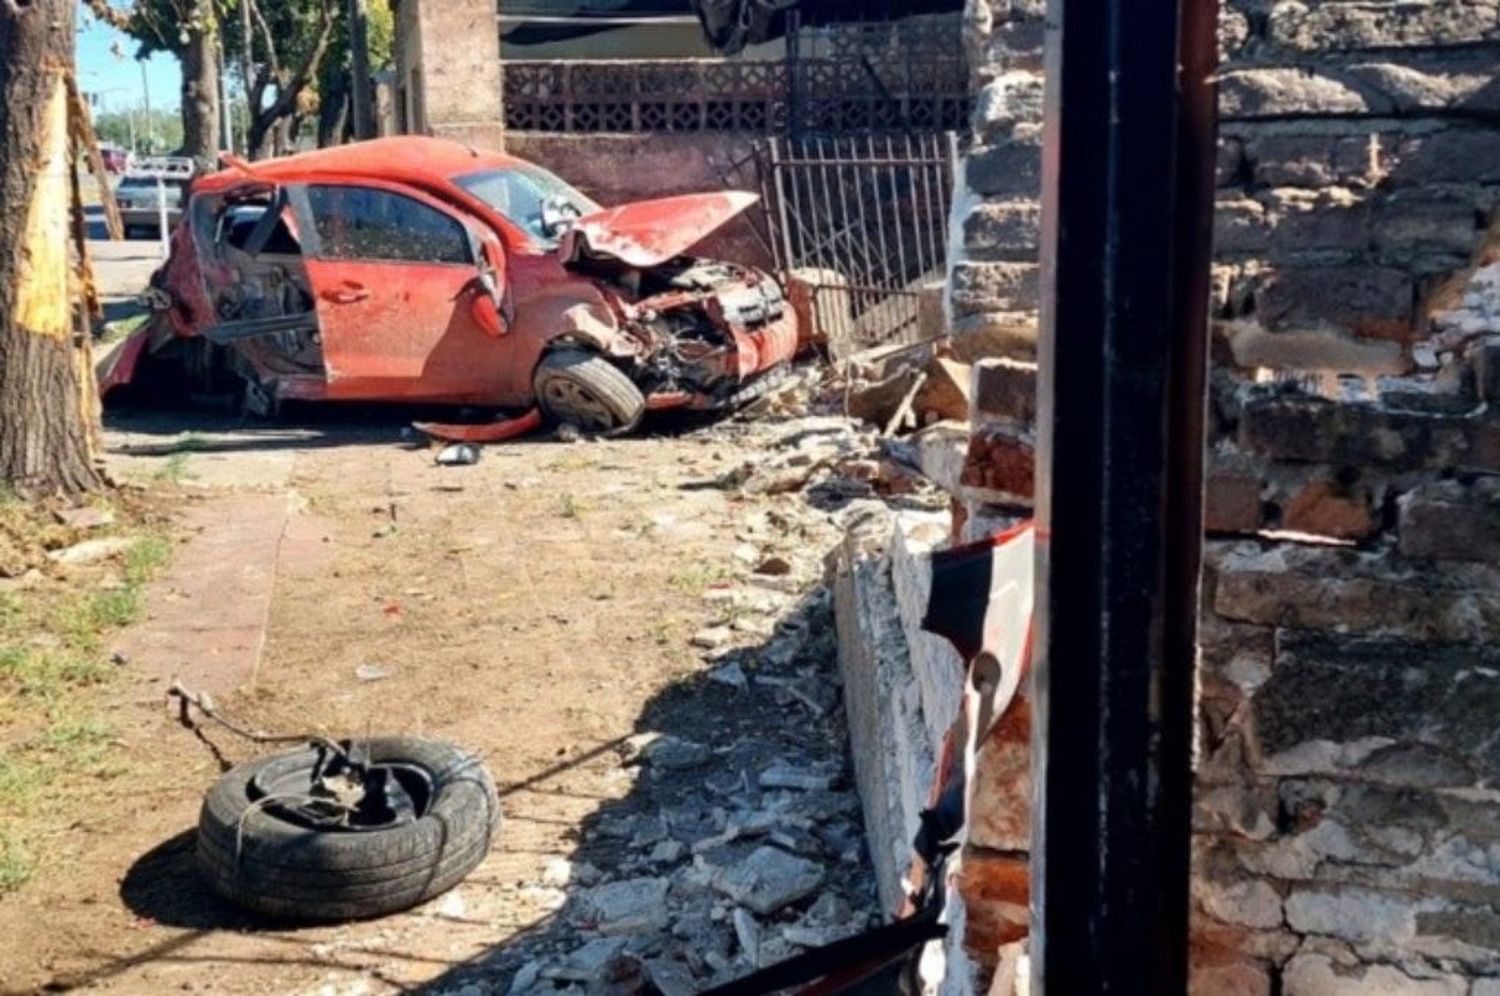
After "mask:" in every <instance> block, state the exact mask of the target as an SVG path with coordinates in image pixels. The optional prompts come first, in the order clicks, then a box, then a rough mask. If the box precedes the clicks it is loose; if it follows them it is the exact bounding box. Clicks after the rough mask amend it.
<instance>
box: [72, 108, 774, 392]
mask: <svg viewBox="0 0 1500 996" xmlns="http://www.w3.org/2000/svg"><path fill="white" fill-rule="evenodd" d="M230 162H231V165H230V167H229V168H227V169H225V170H223V171H221V172H219V173H215V174H212V175H209V176H205V177H202V178H200V179H199V180H197V181H196V182H195V183H194V185H193V188H192V191H191V197H190V201H189V204H188V205H187V207H186V209H185V211H184V218H183V223H182V224H181V225H179V226H178V227H177V229H176V230H175V231H174V233H173V238H172V253H171V257H170V259H169V260H168V262H167V264H166V265H165V266H164V267H163V268H162V270H160V271H158V274H157V275H156V276H155V277H154V278H153V284H154V285H155V287H156V288H157V290H158V292H160V293H158V294H157V297H158V298H159V300H158V301H157V303H156V307H157V308H158V309H159V316H160V319H161V320H162V322H163V323H164V324H158V325H156V326H155V328H154V329H153V331H152V333H151V335H150V348H151V349H152V350H154V349H157V348H159V347H160V346H162V345H163V344H164V343H165V342H166V341H170V340H172V339H194V338H196V337H199V336H203V335H205V334H207V335H208V337H209V338H211V339H213V341H215V342H220V341H221V339H219V338H215V334H216V333H218V334H224V333H225V331H226V330H230V331H232V329H233V327H234V323H233V322H232V321H230V320H229V319H226V318H225V317H224V312H225V309H226V307H227V306H226V303H225V297H224V292H225V288H227V287H231V286H233V285H234V284H235V282H236V281H241V282H243V281H245V280H246V278H245V277H244V274H243V270H244V265H243V262H244V261H243V260H238V261H236V260H235V259H232V258H231V257H233V256H234V254H233V253H231V252H230V251H228V250H227V249H226V248H225V246H224V245H222V244H219V243H215V242H214V241H213V238H214V236H213V231H214V229H213V228H212V225H211V224H209V222H208V221H205V217H206V214H205V212H208V213H210V214H211V213H212V212H214V211H217V212H218V214H217V215H214V216H213V217H214V218H221V217H223V216H226V215H227V213H228V211H229V208H228V207H227V206H226V205H230V204H233V203H237V201H236V198H252V197H259V198H260V199H261V202H264V201H265V200H266V199H267V198H271V197H275V196H281V195H283V194H285V195H287V196H289V197H290V201H295V200H296V196H295V195H296V193H297V192H298V191H301V190H306V189H307V188H308V185H316V186H318V187H326V186H351V187H360V188H373V189H376V190H387V191H392V192H395V193H399V194H400V195H401V196H403V197H405V198H407V199H410V200H415V201H418V202H420V203H421V204H423V205H426V206H427V207H430V208H433V209H435V210H436V211H438V212H440V213H442V214H443V215H445V216H447V217H449V218H452V219H455V220H456V221H457V222H458V223H460V224H462V225H463V227H464V229H465V230H466V231H467V232H468V233H469V234H470V237H471V239H472V244H473V246H474V250H475V253H476V254H477V255H478V257H479V259H478V261H477V262H476V263H474V264H457V263H443V262H412V261H407V260H380V259H363V258H358V259H355V258H347V257H346V258H331V256H329V255H325V254H323V253H320V252H319V251H317V248H316V246H317V243H316V240H315V237H314V235H313V233H311V232H308V233H306V234H305V235H303V234H299V232H300V229H301V228H304V227H310V223H308V222H307V221H306V218H307V217H308V216H307V214H306V211H305V209H298V208H295V207H292V206H288V207H286V208H285V209H283V208H281V207H279V206H278V207H277V208H276V210H278V211H283V216H282V217H283V220H284V221H285V224H286V226H287V229H288V232H289V234H290V237H292V238H294V239H295V240H296V242H297V243H298V244H299V245H300V246H301V247H302V248H303V249H306V251H305V252H304V251H301V250H298V251H297V252H296V253H295V254H294V255H292V256H290V257H288V269H289V270H294V271H295V275H296V277H297V280H298V281H299V287H300V289H301V290H302V291H303V292H304V293H305V294H306V295H307V297H308V298H309V299H310V301H311V305H310V307H311V312H310V314H308V316H307V317H308V318H309V326H310V327H311V319H313V318H315V322H316V331H315V332H314V333H312V335H313V337H314V340H315V341H316V343H317V349H318V352H319V354H320V364H321V365H320V366H319V367H317V368H310V367H307V366H306V365H304V366H302V367H297V366H296V365H292V364H288V363H286V362H283V359H282V358H280V357H279V356H278V355H276V353H275V349H274V348H273V345H274V337H273V335H272V334H271V333H267V334H266V335H265V336H264V337H263V338H259V339H256V338H247V339H244V340H239V339H236V340H235V341H234V342H233V344H232V348H233V349H234V350H235V351H236V352H237V353H238V355H239V358H240V360H241V361H242V362H243V363H246V364H248V366H249V367H250V368H251V369H252V370H253V371H254V374H255V375H256V377H257V378H258V380H259V382H260V384H261V386H262V387H263V388H264V389H265V390H266V391H267V392H269V393H271V394H273V395H274V396H275V397H277V398H283V399H297V400H321V399H324V398H326V399H332V400H339V399H343V400H353V399H361V400H377V401H379V400H390V401H424V402H439V403H454V404H484V405H495V406H505V407H511V406H514V407H523V406H529V405H531V404H533V403H534V401H535V398H534V392H533V389H532V379H533V374H534V371H535V370H536V367H537V364H538V363H539V362H540V360H541V359H542V357H543V356H544V355H545V354H546V353H547V352H548V351H549V350H550V349H552V348H555V347H556V345H557V344H558V342H559V341H560V340H565V341H566V342H567V343H568V344H569V345H570V346H574V347H578V346H581V347H584V348H588V349H590V350H593V351H596V352H598V353H600V354H602V355H604V356H606V357H608V358H611V359H612V360H614V361H616V362H617V363H618V364H619V365H621V366H622V367H624V368H627V372H630V371H634V372H635V373H638V374H639V380H638V382H639V383H640V384H641V386H642V391H643V393H644V394H646V396H647V400H648V404H650V406H651V407H664V406H666V405H675V404H688V405H693V406H697V407H717V406H719V405H721V404H725V403H729V399H730V398H731V397H732V396H733V395H734V392H735V388H734V385H744V384H745V382H747V381H749V380H751V379H752V378H755V377H756V376H757V375H759V374H762V373H764V372H766V371H768V370H770V369H771V368H772V367H774V366H777V365H778V364H781V363H784V362H785V361H787V360H789V359H791V357H792V356H793V354H794V353H795V352H796V348H797V324H796V318H795V316H794V315H793V312H792V309H791V308H790V307H785V308H780V307H779V304H780V302H781V297H780V290H779V288H776V287H775V285H774V282H771V281H770V278H768V277H766V276H765V275H764V274H760V273H758V272H757V271H754V270H751V269H749V268H746V267H739V266H735V265H734V264H718V263H712V262H711V261H695V260H691V259H688V258H687V257H685V256H684V255H683V254H684V253H685V252H686V251H687V250H688V249H690V248H691V247H692V246H693V245H695V244H696V243H698V242H700V241H701V240H702V239H703V238H704V237H705V236H707V235H708V234H710V233H711V232H712V231H713V230H715V229H716V228H718V227H720V226H722V225H723V224H724V223H725V222H727V221H729V220H730V219H731V218H733V217H734V216H736V215H737V214H739V213H740V212H742V211H743V210H745V208H746V207H748V206H749V205H750V204H753V203H754V201H755V199H756V198H755V196H754V195H753V194H748V193H744V192H740V191H723V192H716V193H709V194H701V195H689V196H684V197H674V198H666V199H664V200H660V201H652V202H644V203H640V204H634V205H625V206H623V207H620V208H614V209H606V210H602V211H597V212H591V213H586V214H584V215H583V216H581V217H579V218H578V219H577V220H576V222H575V223H574V225H573V228H572V229H571V230H570V231H569V232H568V233H567V234H566V235H565V236H564V237H563V238H562V239H561V241H560V244H559V245H558V246H557V247H555V248H554V247H552V246H549V245H547V244H545V243H541V242H538V241H537V239H536V238H535V237H533V236H532V235H531V234H530V233H529V232H528V231H527V230H526V229H525V228H523V227H522V226H521V225H520V224H518V223H517V222H516V221H513V220H512V219H510V218H508V217H506V216H505V215H503V214H501V213H500V212H499V211H497V210H496V209H494V208H493V207H491V206H490V205H489V204H488V203H486V202H485V201H483V200H481V199H479V198H478V197H477V196H475V195H474V194H472V193H470V192H469V191H468V190H466V189H464V188H463V187H461V186H460V185H459V184H458V183H457V182H455V178H457V177H461V176H465V175H468V174H471V173H474V172H476V171H482V170H504V169H514V168H521V169H526V168H532V167H529V166H528V164H526V163H525V162H524V161H522V160H519V159H515V158H513V157H510V156H506V155H502V154H498V153H481V152H476V151H474V150H472V149H469V148H467V147H465V146H462V145H458V144H456V143H451V142H445V141H440V140H436V139H429V138H421V137H398V138H389V139H379V140H376V141H373V142H364V143H358V144H355V145H349V146H342V147H338V148H333V149H324V150H319V151H316V152H309V153H304V154H301V155H296V156H290V157H287V158H284V159H277V160H269V161H265V162H257V163H253V164H247V163H242V162H239V161H238V160H230ZM290 201H289V202H288V203H289V204H290ZM257 203H260V202H257ZM267 210H269V209H267ZM219 223H220V222H218V221H214V222H213V224H219ZM309 246H311V248H307V247H309ZM684 267H686V269H684ZM694 267H702V268H704V269H703V272H704V273H711V274H712V277H711V278H710V277H704V278H702V279H697V278H694V279H695V280H696V283H695V282H694V281H693V280H687V283H686V284H685V285H684V286H683V287H682V288H681V289H677V286H676V281H678V280H679V279H686V278H682V277H681V274H683V273H687V274H688V277H693V275H694V274H696V273H698V270H697V269H694ZM653 268H662V269H663V271H665V272H666V274H667V276H666V277H661V278H660V279H658V281H657V282H658V283H661V282H662V281H663V280H666V279H667V278H668V277H670V278H671V280H672V281H674V283H673V289H671V290H664V289H660V288H658V289H657V290H655V291H653V292H647V291H645V290H642V289H641V288H642V286H643V284H644V283H649V282H650V281H651V279H655V278H656V270H654V269H653ZM486 270H487V271H488V272H489V273H490V274H491V277H492V279H493V282H494V285H495V290H496V294H499V295H501V296H503V304H502V303H500V302H499V301H497V298H496V294H492V293H491V292H490V290H488V289H487V288H486V287H485V285H484V284H483V283H482V282H481V274H482V273H483V272H485V271H486ZM622 273H623V274H624V276H622V275H621V274H622ZM715 281H717V282H715ZM772 290H774V295H772V294H771V291H772ZM725 294H729V295H739V296H740V297H744V295H746V294H749V295H750V297H751V298H752V299H754V300H757V301H761V300H770V299H771V297H772V296H774V298H775V300H774V301H771V303H770V304H768V305H767V307H766V308H765V309H764V310H763V312H756V313H755V315H753V316H750V317H747V316H746V314H743V313H736V314H728V313H725V311H724V306H723V305H722V300H724V295H725ZM757 295H759V296H758V297H757ZM689 314H691V316H692V322H696V323H697V326H698V328H697V331H696V332H695V333H694V334H695V335H700V336H703V335H707V336H709V337H711V338H713V339H714V344H713V345H714V348H712V349H709V348H700V347H701V346H702V343H700V342H699V341H698V340H696V339H695V340H694V341H693V343H692V344H691V345H692V346H693V347H694V349H693V350H689V352H692V353H693V354H694V355H695V356H698V355H701V356H703V357H704V358H705V359H703V361H702V362H703V363H704V364H712V365H713V369H712V370H711V371H710V370H708V367H707V366H701V367H700V368H699V369H698V371H697V372H698V373H699V374H700V375H702V376H699V377H697V379H696V382H694V383H677V382H676V381H675V380H674V379H673V378H672V377H669V376H667V375H666V374H664V373H663V371H664V370H666V369H667V367H668V366H669V365H670V364H668V362H667V360H665V359H662V357H665V356H667V355H668V354H669V353H670V354H671V355H672V356H673V357H674V358H675V357H676V356H677V351H675V349H669V348H668V347H670V346H671V342H670V341H669V340H670V336H669V335H667V334H666V333H665V332H663V329H665V328H666V327H667V326H666V325H665V324H663V323H664V322H665V320H666V319H665V318H664V317H663V316H667V317H671V318H672V319H673V321H675V322H676V323H677V325H676V326H674V328H680V327H685V326H686V325H688V324H691V323H690V322H689V320H688V317H687V316H688V315H689ZM653 323H655V324H653ZM244 324H250V323H249V322H245V323H244ZM256 334H258V333H255V332H253V331H252V332H251V333H250V335H252V336H254V335H256ZM673 334H676V333H673ZM146 352H147V349H146V348H145V345H144V337H143V338H142V341H140V342H136V341H133V342H132V343H130V344H129V346H128V348H127V349H124V350H121V351H119V352H118V353H117V355H116V357H115V358H114V364H113V366H112V367H111V368H110V370H109V372H108V380H107V382H106V381H101V387H103V388H105V389H110V388H114V387H117V386H120V385H122V384H125V383H128V382H129V380H130V378H131V376H132V372H133V368H134V366H135V364H136V362H138V361H139V360H140V358H141V357H143V356H144V355H146ZM674 369H675V368H674ZM632 375H633V376H634V375H635V374H632ZM692 379H693V378H689V380H692ZM653 396H655V397H653ZM679 397H680V398H681V399H682V400H680V401H679V400H678V399H679ZM653 401H654V402H655V403H653Z"/></svg>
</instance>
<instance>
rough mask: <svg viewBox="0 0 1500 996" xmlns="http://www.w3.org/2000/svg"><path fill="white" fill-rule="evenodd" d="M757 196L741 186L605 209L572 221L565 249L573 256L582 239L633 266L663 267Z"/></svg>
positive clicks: (592, 247)
mask: <svg viewBox="0 0 1500 996" xmlns="http://www.w3.org/2000/svg"><path fill="white" fill-rule="evenodd" d="M757 200H759V198H758V197H756V196H755V195H754V194H750V193H746V192H745V191H743V190H726V191H724V192H723V193H720V194H687V195H685V196H682V197H663V198H661V199H659V200H654V201H638V202H636V203H634V204H623V205H621V206H620V207H615V208H606V209H605V210H603V211H599V212H596V213H594V214H586V215H584V216H583V217H582V218H579V219H578V221H577V222H575V223H574V225H573V228H572V230H571V231H569V232H568V234H567V236H566V237H565V238H564V240H563V247H562V254H563V256H564V257H565V258H566V257H568V256H571V255H573V252H572V251H571V249H572V246H573V242H572V241H571V240H575V239H578V238H583V239H584V240H585V242H586V245H587V247H588V248H589V249H590V250H592V251H593V252H597V253H604V254H606V255H609V256H613V257H615V258H616V259H619V260H622V261H624V262H626V263H629V264H630V265H631V266H659V265H660V264H662V263H665V262H666V261H667V260H669V259H672V258H673V257H676V256H681V255H682V254H683V253H685V252H687V251H688V250H689V249H691V248H693V246H695V245H697V244H698V243H700V242H702V241H703V240H704V239H706V238H707V237H708V236H709V235H711V234H712V233H714V232H715V231H717V230H719V229H720V228H722V227H724V224H725V223H726V222H728V221H729V220H730V219H732V218H734V217H735V216H737V215H738V214H740V213H741V212H742V211H744V210H745V209H746V208H748V207H749V206H750V205H752V204H754V203H755V202H756V201H757Z"/></svg>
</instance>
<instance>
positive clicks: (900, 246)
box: [756, 135, 954, 355]
mask: <svg viewBox="0 0 1500 996" xmlns="http://www.w3.org/2000/svg"><path fill="white" fill-rule="evenodd" d="M953 154H954V146H953V145H952V144H951V143H949V142H946V141H944V140H943V138H942V136H926V137H924V136H916V137H913V136H910V135H905V136H902V137H901V139H900V140H899V141H898V140H897V139H896V138H895V137H894V136H859V137H854V136H845V137H833V138H826V137H816V138H815V137H808V138H803V139H791V138H782V137H773V138H771V139H768V140H767V142H766V143H765V151H764V153H763V154H761V155H759V156H758V157H757V159H756V162H757V163H758V164H759V165H760V167H761V168H762V169H763V170H764V171H765V175H763V176H762V177H761V179H760V187H761V189H762V190H763V191H765V192H766V193H767V196H769V197H772V198H774V199H775V202H776V203H775V204H774V205H767V206H766V209H765V215H766V219H767V223H768V224H769V225H770V226H771V227H772V229H773V232H772V236H773V237H772V242H773V245H775V246H776V247H777V250H778V256H779V257H782V258H779V259H778V263H779V264H780V265H781V266H783V268H786V269H802V270H808V271H816V272H810V274H809V276H811V277H812V279H813V282H814V284H815V287H814V294H815V298H816V300H818V301H819V302H820V318H821V319H822V321H823V324H824V327H825V331H827V332H828V333H829V335H830V339H831V340H834V341H835V344H834V352H835V355H839V353H840V350H843V351H844V352H851V351H853V350H854V349H855V348H859V347H862V346H865V345H872V344H875V343H880V342H890V341H898V340H909V339H910V338H911V336H912V333H913V331H914V330H915V329H916V327H917V325H918V320H919V317H920V295H921V285H922V284H923V283H924V282H925V281H927V280H930V279H932V278H933V277H934V276H936V275H939V274H941V272H942V270H943V268H944V267H945V265H946V256H947V252H946V236H947V212H948V204H949V201H950V199H951V196H952V166H953V160H952V156H953ZM825 305H826V306H825Z"/></svg>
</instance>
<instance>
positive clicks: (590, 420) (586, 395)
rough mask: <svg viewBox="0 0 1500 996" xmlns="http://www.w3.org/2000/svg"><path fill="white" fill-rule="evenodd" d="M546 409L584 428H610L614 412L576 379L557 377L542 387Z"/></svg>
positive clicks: (613, 420)
mask: <svg viewBox="0 0 1500 996" xmlns="http://www.w3.org/2000/svg"><path fill="white" fill-rule="evenodd" d="M542 400H543V401H544V403H545V404H546V406H547V409H548V410H549V411H550V412H552V414H554V415H556V416H558V417H559V418H561V419H563V420H565V421H569V422H576V423H578V425H579V426H580V427H582V428H585V429H612V428H614V426H615V417H614V413H613V412H611V411H610V409H609V406H608V405H606V404H605V403H604V402H603V401H600V400H599V399H598V398H597V397H595V396H594V394H593V393H592V392H591V391H589V390H588V389H587V388H585V387H584V386H583V385H581V384H579V383H577V382H576V381H571V380H566V379H563V378H557V379H554V380H550V381H548V382H547V383H546V384H545V385H544V386H543V388H542Z"/></svg>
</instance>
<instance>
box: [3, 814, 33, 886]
mask: <svg viewBox="0 0 1500 996" xmlns="http://www.w3.org/2000/svg"><path fill="white" fill-rule="evenodd" d="M34 871H36V856H35V855H33V854H32V853H31V852H30V851H28V850H26V848H24V847H22V846H21V844H20V842H19V841H18V840H16V835H15V834H14V833H11V832H10V831H7V830H4V829H0V896H7V895H9V894H10V893H12V892H15V891H16V890H17V889H19V888H20V887H21V886H23V885H25V884H26V882H27V881H28V880H29V879H30V878H31V874H32V872H34Z"/></svg>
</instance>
